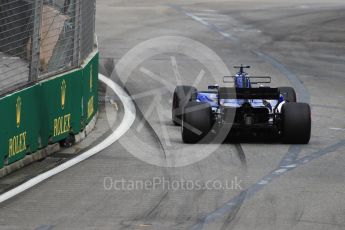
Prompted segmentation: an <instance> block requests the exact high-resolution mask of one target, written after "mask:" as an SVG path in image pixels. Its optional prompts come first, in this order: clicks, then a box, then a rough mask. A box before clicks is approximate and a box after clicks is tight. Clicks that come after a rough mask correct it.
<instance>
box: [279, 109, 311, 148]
mask: <svg viewBox="0 0 345 230" xmlns="http://www.w3.org/2000/svg"><path fill="white" fill-rule="evenodd" d="M282 122H283V125H282V129H283V130H282V138H283V142H284V143H286V144H308V143H309V140H310V133H311V112H310V106H309V105H308V104H306V103H294V102H288V103H285V104H284V105H283V108H282Z"/></svg>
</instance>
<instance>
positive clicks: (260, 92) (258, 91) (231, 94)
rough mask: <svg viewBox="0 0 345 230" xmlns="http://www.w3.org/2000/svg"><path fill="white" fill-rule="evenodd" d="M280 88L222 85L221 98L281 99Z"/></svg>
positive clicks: (220, 89)
mask: <svg viewBox="0 0 345 230" xmlns="http://www.w3.org/2000/svg"><path fill="white" fill-rule="evenodd" d="M279 95H280V93H279V90H278V88H268V87H267V88H266V87H263V88H233V87H220V88H219V98H220V99H265V100H279Z"/></svg>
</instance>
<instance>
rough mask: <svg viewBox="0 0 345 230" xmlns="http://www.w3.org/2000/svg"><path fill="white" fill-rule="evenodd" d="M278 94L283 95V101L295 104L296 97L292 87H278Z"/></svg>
mask: <svg viewBox="0 0 345 230" xmlns="http://www.w3.org/2000/svg"><path fill="white" fill-rule="evenodd" d="M278 89H279V92H280V94H282V95H283V97H284V100H285V101H288V102H296V101H297V97H296V92H295V89H294V88H292V87H279V88H278Z"/></svg>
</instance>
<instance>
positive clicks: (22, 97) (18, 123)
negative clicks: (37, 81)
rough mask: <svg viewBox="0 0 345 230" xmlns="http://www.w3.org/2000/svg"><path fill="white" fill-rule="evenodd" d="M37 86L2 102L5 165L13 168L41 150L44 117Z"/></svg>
mask: <svg viewBox="0 0 345 230" xmlns="http://www.w3.org/2000/svg"><path fill="white" fill-rule="evenodd" d="M39 100H40V93H39V90H38V87H37V86H33V87H30V88H28V89H25V90H23V91H21V92H18V93H15V94H13V95H10V96H7V97H5V98H3V99H1V101H0V110H1V111H2V119H1V120H2V125H1V130H2V133H1V139H2V143H3V144H2V145H1V147H0V148H1V153H2V154H1V155H2V159H3V161H4V162H2V164H1V165H3V164H11V163H13V162H15V161H17V160H20V159H22V158H24V157H25V155H26V154H27V153H30V152H34V151H36V150H37V148H38V144H39V136H40V135H39V133H40V131H41V126H40V123H41V119H42V118H43V117H42V114H40V113H39Z"/></svg>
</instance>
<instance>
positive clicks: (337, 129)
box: [329, 127, 345, 131]
mask: <svg viewBox="0 0 345 230" xmlns="http://www.w3.org/2000/svg"><path fill="white" fill-rule="evenodd" d="M329 129H331V130H336V131H345V129H343V128H335V127H330V128H329Z"/></svg>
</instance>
